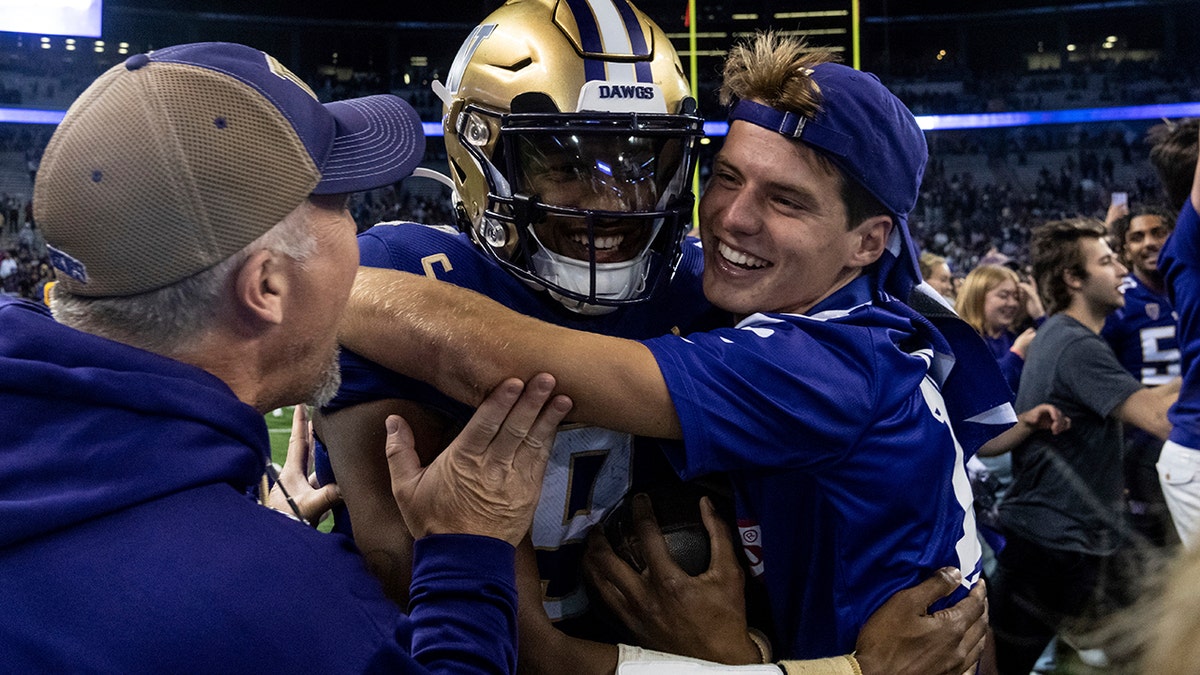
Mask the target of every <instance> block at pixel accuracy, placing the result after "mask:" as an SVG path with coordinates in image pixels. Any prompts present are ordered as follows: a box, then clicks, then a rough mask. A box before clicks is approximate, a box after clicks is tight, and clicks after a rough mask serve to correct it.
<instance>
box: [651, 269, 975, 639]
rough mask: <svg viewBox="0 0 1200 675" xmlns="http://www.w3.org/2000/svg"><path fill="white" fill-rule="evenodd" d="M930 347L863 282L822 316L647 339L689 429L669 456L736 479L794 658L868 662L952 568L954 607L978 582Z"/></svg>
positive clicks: (767, 319)
mask: <svg viewBox="0 0 1200 675" xmlns="http://www.w3.org/2000/svg"><path fill="white" fill-rule="evenodd" d="M917 335H918V333H917V330H916V329H915V328H914V325H913V322H912V321H911V320H910V318H909V317H905V316H900V315H898V314H896V313H893V312H892V311H889V310H887V309H884V308H882V307H880V306H876V305H873V304H872V303H871V297H870V293H869V285H868V280H867V279H866V278H860V279H859V280H856V281H855V282H852V283H851V284H850V285H848V286H847V287H845V288H842V289H841V290H839V291H838V292H836V293H835V294H834V295H833V296H831V297H830V298H828V299H827V300H825V301H824V302H822V303H821V304H820V305H819V306H818V307H816V308H814V309H813V310H812V311H811V312H810V314H809V315H807V316H798V315H788V314H770V315H763V314H755V315H753V316H751V317H749V318H747V319H745V320H744V321H742V322H741V323H740V324H738V325H737V326H736V327H735V328H725V329H720V330H716V331H710V332H707V333H698V334H693V335H689V336H687V337H674V336H667V337H663V338H658V339H654V340H648V341H646V342H645V344H646V345H647V347H649V348H650V350H651V352H652V353H653V354H654V357H655V358H656V359H657V361H658V365H659V368H660V369H661V370H662V373H663V376H664V378H665V379H666V383H667V387H668V388H669V390H670V393H671V399H672V401H673V402H674V404H675V409H676V410H677V411H678V414H679V418H680V423H681V426H682V428H683V436H684V438H683V443H682V445H680V444H675V445H674V446H673V447H672V448H670V449H669V450H668V458H669V459H670V460H671V462H672V463H673V464H674V465H675V467H676V469H677V470H678V471H679V472H680V474H681V475H682V476H683V477H684V478H685V479H688V478H692V477H694V476H699V475H703V474H707V473H711V472H717V471H723V472H728V473H729V475H730V479H731V481H732V483H733V485H734V491H735V495H736V500H737V506H738V515H739V530H740V531H741V535H742V543H743V549H744V550H745V552H746V555H747V557H748V558H749V560H750V563H751V565H752V573H753V574H755V575H756V576H760V577H761V579H762V581H763V582H764V584H765V587H766V595H767V597H768V599H769V602H770V605H771V611H772V614H773V618H774V622H775V631H776V636H775V638H776V644H777V645H779V646H780V651H779V654H781V655H782V656H783V657H785V658H815V657H825V656H833V655H836V654H843V653H846V652H849V651H851V650H853V649H854V645H855V641H856V639H857V636H858V633H859V630H860V629H861V628H862V625H863V623H864V622H865V621H866V620H867V618H868V617H869V616H870V615H871V613H872V612H874V611H875V610H876V609H877V608H878V607H879V606H880V605H881V604H882V603H883V602H884V601H885V600H886V599H887V598H888V597H889V596H891V595H892V594H893V593H895V592H896V591H899V590H901V589H903V588H906V587H909V586H912V585H913V584H915V583H917V582H919V581H922V580H924V579H925V578H927V577H928V576H930V575H931V574H932V573H933V572H934V570H936V569H938V568H939V567H942V566H945V565H953V566H955V567H958V568H960V569H961V570H963V575H964V577H965V580H964V585H963V587H960V588H959V589H958V591H957V593H956V595H955V596H954V597H955V598H959V597H962V596H963V595H965V593H966V590H967V587H968V586H970V585H971V584H974V583H975V582H976V581H977V580H978V578H979V569H980V567H979V560H980V548H979V543H978V539H977V538H976V532H975V520H974V514H973V511H972V501H971V487H970V484H969V482H968V480H967V474H966V471H965V469H964V462H965V460H966V458H965V457H964V454H965V453H964V452H963V449H962V446H961V445H960V444H959V442H958V440H957V439H956V437H955V434H954V432H953V430H952V429H951V427H950V426H949V424H948V418H949V415H948V413H947V411H946V406H945V405H944V402H943V400H942V395H941V392H940V391H939V388H938V386H937V385H936V384H935V383H934V380H933V379H932V378H931V377H930V374H929V373H930V362H931V359H932V358H933V357H932V354H933V352H932V350H931V349H928V348H927V345H925V344H923V342H922V341H921V340H920V339H919V338H918V337H917ZM985 358H986V357H985Z"/></svg>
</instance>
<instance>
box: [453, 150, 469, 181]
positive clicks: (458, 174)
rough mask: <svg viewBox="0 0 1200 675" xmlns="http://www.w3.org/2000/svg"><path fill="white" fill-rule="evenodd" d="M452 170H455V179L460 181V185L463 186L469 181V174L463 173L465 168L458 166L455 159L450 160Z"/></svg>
mask: <svg viewBox="0 0 1200 675" xmlns="http://www.w3.org/2000/svg"><path fill="white" fill-rule="evenodd" d="M450 168H451V169H454V177H455V179H456V180H457V181H458V184H459V185H462V184H463V183H465V182H466V181H467V172H466V171H463V168H462V167H461V166H459V165H458V161H457V160H455V159H454V158H453V157H451V158H450Z"/></svg>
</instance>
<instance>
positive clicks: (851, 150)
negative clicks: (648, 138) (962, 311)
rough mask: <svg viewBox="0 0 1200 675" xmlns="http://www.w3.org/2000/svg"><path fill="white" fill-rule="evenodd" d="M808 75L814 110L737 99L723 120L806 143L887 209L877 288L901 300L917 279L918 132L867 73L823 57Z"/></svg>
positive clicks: (924, 157)
mask: <svg viewBox="0 0 1200 675" xmlns="http://www.w3.org/2000/svg"><path fill="white" fill-rule="evenodd" d="M809 76H810V77H811V78H812V80H813V82H815V83H816V85H817V86H818V87H819V88H820V97H821V106H820V111H819V112H818V113H817V114H816V116H815V117H813V118H812V119H809V118H806V117H803V116H801V115H797V114H795V113H793V112H790V111H784V110H777V109H775V108H772V107H769V106H766V105H763V104H762V103H759V102H757V101H751V100H742V101H738V102H737V103H736V104H735V105H734V106H733V108H732V110H731V111H730V114H729V119H730V121H731V122H732V121H733V120H744V121H746V122H750V123H751V124H755V125H757V126H760V127H764V128H767V129H771V130H772V131H776V132H778V133H780V134H782V135H783V136H786V137H789V138H792V139H795V140H797V141H800V142H802V143H804V144H806V145H809V146H811V147H813V148H814V149H816V150H817V151H818V152H820V153H821V154H822V155H824V156H825V157H827V158H829V160H830V161H832V162H833V163H834V165H836V166H837V167H838V169H840V170H841V172H842V174H843V175H844V176H845V177H846V178H847V179H850V180H853V181H855V182H857V183H858V184H859V185H861V186H862V187H863V188H864V189H866V190H867V192H870V193H871V194H872V195H873V196H874V197H875V198H876V199H878V200H879V203H881V204H883V206H884V207H885V208H887V209H888V211H890V212H891V214H892V216H893V219H894V220H895V221H896V227H895V228H894V229H893V230H892V238H891V239H890V240H889V242H888V251H887V253H885V256H884V259H883V260H881V261H880V265H879V269H878V270H877V274H878V276H879V281H880V283H881V285H882V287H883V288H884V289H885V290H887V292H888V293H889V294H891V295H893V296H894V297H897V298H900V299H901V300H903V299H905V298H907V297H908V291H909V290H910V289H911V288H912V286H914V285H916V284H918V283H920V281H921V272H920V267H918V265H917V257H916V253H915V247H914V246H913V243H912V238H911V236H910V235H909V231H908V214H909V212H911V211H912V210H913V208H914V207H915V206H916V205H917V196H918V195H919V194H920V191H921V178H922V177H923V176H924V174H925V163H926V161H928V159H929V148H928V146H927V145H926V143H925V134H924V132H923V131H921V128H920V127H919V126H917V120H916V118H914V117H913V114H912V113H911V112H910V111H909V110H908V108H907V107H905V105H904V103H903V102H901V101H900V99H898V98H896V96H895V94H893V93H892V92H891V91H889V90H888V89H887V87H885V86H883V83H882V82H880V81H879V78H877V77H875V76H874V75H872V74H871V73H865V72H862V71H858V70H855V69H853V68H850V67H848V66H844V65H842V64H840V63H822V64H820V65H817V66H814V67H813V68H812V72H811V73H810V74H809ZM889 254H890V258H889Z"/></svg>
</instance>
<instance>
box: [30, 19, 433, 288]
mask: <svg viewBox="0 0 1200 675" xmlns="http://www.w3.org/2000/svg"><path fill="white" fill-rule="evenodd" d="M424 152H425V136H424V134H423V131H422V128H421V120H420V118H419V117H418V116H417V113H416V111H414V110H413V109H412V107H411V106H409V105H408V103H406V102H405V101H404V100H402V99H400V98H398V97H396V96H391V95H377V96H367V97H363V98H357V99H351V100H345V101H337V102H334V103H327V104H322V103H321V102H320V101H318V100H317V97H316V95H315V94H314V93H313V92H312V90H311V89H309V87H308V86H307V85H305V84H304V82H303V80H301V79H300V78H298V77H296V75H294V74H293V73H292V72H291V71H289V70H288V69H287V68H285V67H284V66H283V65H282V64H280V63H279V62H278V61H277V60H275V59H274V58H273V57H271V56H270V55H268V54H266V53H264V52H262V51H259V50H257V49H253V48H251V47H247V46H244V45H237V44H231V43H222V42H205V43H195V44H185V45H178V46H174V47H167V48H165V49H160V50H156V51H152V52H149V53H146V54H137V55H134V56H131V57H130V58H129V59H127V60H126V61H125V62H124V63H122V64H119V65H116V66H114V67H112V68H111V69H109V70H108V71H107V72H106V73H104V74H103V75H101V76H100V77H99V78H97V80H96V81H95V82H93V83H92V85H91V86H90V87H88V88H87V90H85V91H84V92H83V94H81V95H80V96H79V98H78V99H76V101H75V103H74V104H72V105H71V107H70V109H69V110H67V114H66V116H65V117H64V119H63V121H62V123H61V124H59V126H58V129H56V130H55V132H54V135H53V136H52V137H51V139H50V142H49V144H48V145H47V146H46V151H45V153H44V155H43V158H42V163H41V167H40V168H39V170H38V175H37V180H36V184H35V188H34V200H33V202H34V218H35V220H36V221H37V223H38V226H39V227H41V228H42V230H43V233H44V235H45V238H46V242H47V244H48V245H49V246H50V258H51V262H52V263H53V264H54V266H55V267H56V268H57V269H58V270H59V274H58V275H57V277H58V280H59V283H60V284H62V287H63V288H64V289H65V290H67V291H70V292H71V293H75V294H77V295H82V296H90V297H107V296H124V295H134V294H138V293H144V292H148V291H152V290H155V289H158V288H162V287H163V286H167V285H170V284H172V283H175V282H177V281H180V280H182V279H185V278H187V277H189V276H192V275H194V274H196V273H198V272H201V271H203V270H205V269H208V268H209V267H212V266H213V265H215V264H217V263H219V262H221V261H222V260H225V259H226V258H228V257H229V256H231V255H233V254H235V253H237V252H238V251H240V250H241V249H242V248H244V247H245V246H246V245H247V244H249V243H250V242H252V241H254V240H255V239H257V238H258V237H260V236H261V235H263V234H264V233H266V232H267V231H268V230H270V229H271V228H272V227H274V226H275V225H276V224H277V223H279V222H280V221H281V220H283V218H284V217H285V216H286V215H287V214H288V213H290V212H291V211H292V210H294V209H295V208H296V207H297V206H299V205H300V204H301V203H303V202H304V200H305V199H307V198H308V196H309V195H311V194H340V193H349V192H357V191H361V190H369V189H373V188H377V187H383V186H386V185H391V184H392V183H395V182H397V181H399V180H401V179H403V178H405V177H406V176H408V175H410V174H411V173H412V171H413V169H415V168H416V167H417V165H418V164H419V163H420V161H421V158H422V156H423V155H424Z"/></svg>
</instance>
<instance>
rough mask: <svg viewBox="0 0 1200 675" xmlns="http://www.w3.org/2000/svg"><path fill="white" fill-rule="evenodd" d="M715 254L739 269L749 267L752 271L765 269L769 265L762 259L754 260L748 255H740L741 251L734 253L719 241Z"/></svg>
mask: <svg viewBox="0 0 1200 675" xmlns="http://www.w3.org/2000/svg"><path fill="white" fill-rule="evenodd" d="M717 252H718V253H720V254H721V257H722V258H725V259H726V260H728V261H729V262H731V263H733V264H734V265H738V266H740V267H749V268H752V269H754V268H758V267H766V266H767V265H769V264H770V263H769V262H767V261H766V260H763V259H762V258H755V257H754V256H752V255H750V254H748V253H742V252H741V251H735V250H733V249H732V248H730V247H728V246H726V245H725V243H724V242H720V241H718V242H717Z"/></svg>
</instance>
